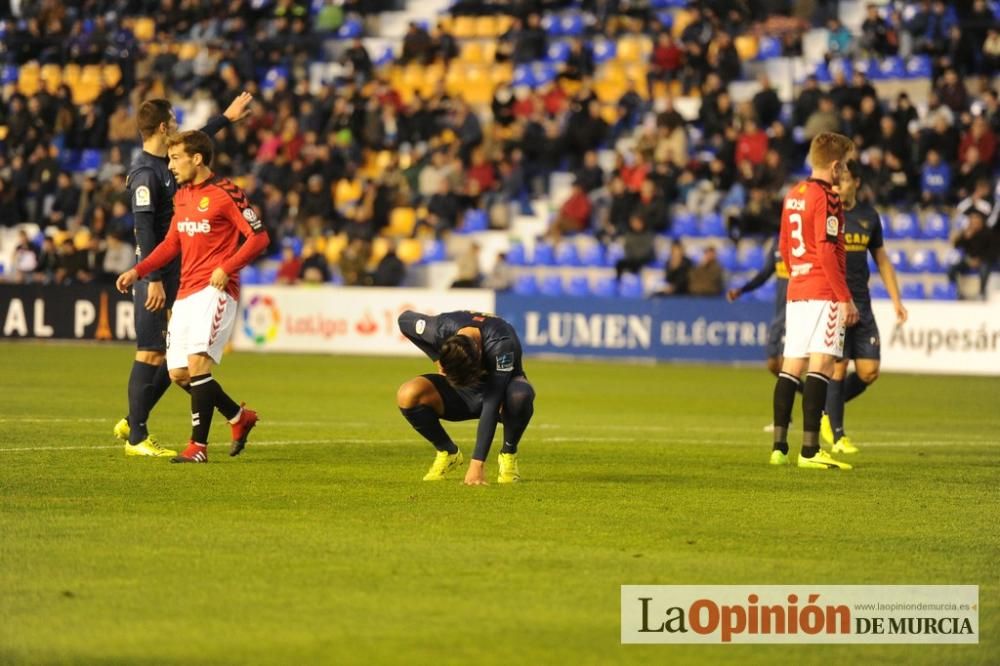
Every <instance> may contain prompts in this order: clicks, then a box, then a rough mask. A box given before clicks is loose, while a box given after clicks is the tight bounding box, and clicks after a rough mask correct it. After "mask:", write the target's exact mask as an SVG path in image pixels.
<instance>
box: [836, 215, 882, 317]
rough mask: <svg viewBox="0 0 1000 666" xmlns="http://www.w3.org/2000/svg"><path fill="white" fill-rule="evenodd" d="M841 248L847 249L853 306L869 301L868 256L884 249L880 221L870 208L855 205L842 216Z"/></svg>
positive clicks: (848, 276)
mask: <svg viewBox="0 0 1000 666" xmlns="http://www.w3.org/2000/svg"><path fill="white" fill-rule="evenodd" d="M844 245H845V246H846V249H847V287H848V288H849V289H850V290H851V297H852V298H853V299H854V301H855V303H856V302H858V301H861V302H864V303H867V302H869V301H871V294H870V293H869V291H868V279H869V278H870V277H871V272H870V271H869V270H868V253H871V255H872V256H873V257H874V256H875V250H877V249H879V248H880V247H882V245H883V241H882V220H881V219H880V218H879V215H878V211H876V210H875V209H874V208H873V207H872V206H871V205H870V204H866V203H861V202H858V204H857V205H856V206H855V207H854V208H852V209H851V210H849V211H846V212H845V213H844Z"/></svg>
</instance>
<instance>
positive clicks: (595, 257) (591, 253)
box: [580, 243, 604, 267]
mask: <svg viewBox="0 0 1000 666" xmlns="http://www.w3.org/2000/svg"><path fill="white" fill-rule="evenodd" d="M580 265H581V266H591V267H599V266H603V265H604V246H603V245H601V244H600V243H594V244H593V245H588V246H587V247H586V248H584V250H583V252H581V253H580Z"/></svg>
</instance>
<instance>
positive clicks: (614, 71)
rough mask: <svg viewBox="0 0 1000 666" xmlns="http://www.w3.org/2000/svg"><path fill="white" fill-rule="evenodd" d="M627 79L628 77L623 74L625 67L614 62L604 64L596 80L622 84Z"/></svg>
mask: <svg viewBox="0 0 1000 666" xmlns="http://www.w3.org/2000/svg"><path fill="white" fill-rule="evenodd" d="M627 79H628V76H627V75H626V74H625V66H624V65H623V64H622V63H620V62H616V61H614V60H612V61H610V62H608V63H605V65H604V67H603V68H602V69H601V70H600V71H599V72H598V80H600V81H607V82H609V83H615V84H624V83H625V81H626V80H627Z"/></svg>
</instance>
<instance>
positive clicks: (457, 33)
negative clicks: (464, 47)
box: [451, 16, 476, 39]
mask: <svg viewBox="0 0 1000 666" xmlns="http://www.w3.org/2000/svg"><path fill="white" fill-rule="evenodd" d="M451 34H452V35H453V36H454V37H455V39H472V38H473V37H475V36H476V19H474V18H473V17H471V16H456V17H455V20H454V21H453V22H452V24H451Z"/></svg>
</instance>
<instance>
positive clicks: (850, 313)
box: [844, 300, 861, 326]
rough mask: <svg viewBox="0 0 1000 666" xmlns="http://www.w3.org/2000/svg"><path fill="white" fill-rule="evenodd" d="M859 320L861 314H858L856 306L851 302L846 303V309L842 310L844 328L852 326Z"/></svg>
mask: <svg viewBox="0 0 1000 666" xmlns="http://www.w3.org/2000/svg"><path fill="white" fill-rule="evenodd" d="M860 318H861V313H860V312H858V306H857V305H855V304H854V301H853V300H850V301H847V307H845V308H844V326H854V325H855V324H857V323H858V319H860Z"/></svg>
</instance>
